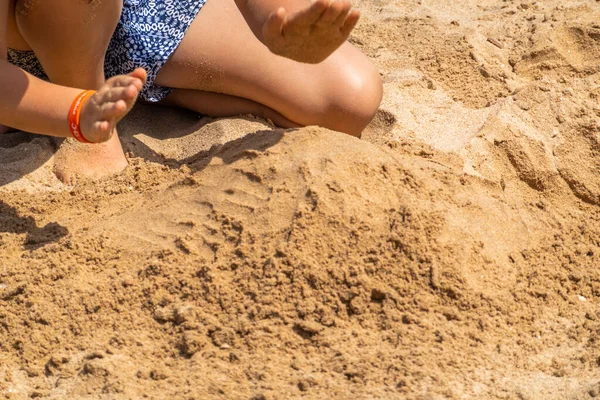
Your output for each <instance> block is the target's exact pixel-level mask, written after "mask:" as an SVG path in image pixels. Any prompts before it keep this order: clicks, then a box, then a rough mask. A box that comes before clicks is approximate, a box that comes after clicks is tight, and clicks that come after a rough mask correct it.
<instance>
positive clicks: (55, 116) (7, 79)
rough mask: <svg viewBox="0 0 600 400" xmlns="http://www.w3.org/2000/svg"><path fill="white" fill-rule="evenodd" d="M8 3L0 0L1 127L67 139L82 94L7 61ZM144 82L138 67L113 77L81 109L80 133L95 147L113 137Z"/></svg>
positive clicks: (141, 70) (79, 90)
mask: <svg viewBox="0 0 600 400" xmlns="http://www.w3.org/2000/svg"><path fill="white" fill-rule="evenodd" d="M7 20H8V0H0V124H3V125H6V126H10V127H12V128H16V129H20V130H23V131H27V132H32V133H41V134H43V135H52V136H58V137H71V129H70V127H69V117H68V116H69V110H70V108H71V104H73V101H74V100H75V99H76V98H77V96H78V95H79V94H80V93H81V92H82V90H81V89H75V88H70V87H65V86H59V85H54V84H52V83H49V82H46V81H43V80H41V79H38V78H36V77H34V76H32V75H30V74H28V73H26V72H25V71H23V70H22V69H20V68H18V67H15V66H14V65H11V64H9V63H8V62H7V61H6V53H7V42H8V41H7ZM145 80H146V72H145V71H144V70H143V69H139V68H138V69H136V70H135V71H133V72H132V73H131V74H129V75H124V76H117V77H113V78H111V79H110V80H108V81H107V82H106V84H104V85H103V87H102V88H101V89H100V90H99V91H98V93H96V94H95V95H94V96H93V97H91V98H90V100H89V101H87V102H86V103H85V104H84V105H83V107H82V111H81V130H82V132H83V134H84V135H85V138H86V139H87V140H89V141H92V142H94V143H100V142H104V141H106V140H108V139H110V137H111V136H112V132H113V127H114V125H115V124H116V123H117V122H118V121H119V120H120V119H121V118H122V117H123V116H124V115H125V114H126V113H127V112H128V111H129V110H130V109H131V107H132V106H133V103H134V102H135V99H136V98H137V96H138V94H139V92H140V90H141V89H142V86H143V84H144V82H145Z"/></svg>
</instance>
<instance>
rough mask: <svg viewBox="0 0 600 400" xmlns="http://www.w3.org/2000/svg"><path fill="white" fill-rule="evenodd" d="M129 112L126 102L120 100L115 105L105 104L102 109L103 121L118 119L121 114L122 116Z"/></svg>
mask: <svg viewBox="0 0 600 400" xmlns="http://www.w3.org/2000/svg"><path fill="white" fill-rule="evenodd" d="M125 110H127V103H125V100H119V101H116V102H114V103H107V104H104V105H103V106H102V107H101V109H100V116H101V119H108V120H110V119H113V118H115V117H118V116H119V114H122V113H123V112H125Z"/></svg>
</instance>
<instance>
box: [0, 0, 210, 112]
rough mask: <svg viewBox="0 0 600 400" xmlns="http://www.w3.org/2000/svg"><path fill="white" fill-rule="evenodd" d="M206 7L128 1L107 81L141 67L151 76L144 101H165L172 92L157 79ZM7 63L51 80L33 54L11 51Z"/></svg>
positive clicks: (174, 0) (178, 0) (184, 0)
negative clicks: (157, 83)
mask: <svg viewBox="0 0 600 400" xmlns="http://www.w3.org/2000/svg"><path fill="white" fill-rule="evenodd" d="M205 3H206V0H195V1H194V0H125V1H124V2H123V12H122V13H121V18H120V20H119V23H118V25H117V28H116V30H115V32H114V34H113V36H112V39H111V41H110V44H109V46H108V50H107V52H106V58H105V63H104V74H105V76H106V78H110V77H112V76H115V75H123V74H128V73H129V72H131V71H133V70H134V69H135V68H138V67H142V68H144V69H146V71H147V72H148V81H147V82H146V85H145V86H144V89H143V90H142V93H141V97H142V98H143V99H144V100H146V101H151V102H158V101H161V100H162V99H164V98H165V97H166V96H167V95H168V94H169V93H170V92H171V90H173V89H172V88H168V87H164V86H159V85H156V84H155V83H154V81H155V79H156V75H157V74H158V71H160V69H161V68H162V67H163V66H164V65H165V64H166V62H167V61H168V60H169V58H170V57H171V56H172V55H173V53H174V52H175V50H176V49H177V47H178V46H179V44H180V43H181V41H182V40H183V37H184V36H185V34H186V32H187V30H188V29H189V27H190V25H191V24H192V22H193V21H194V19H195V18H196V15H198V12H200V9H201V8H202V6H204V4H205ZM8 61H9V62H10V63H11V64H14V65H16V66H18V67H20V68H22V69H23V70H25V71H27V72H29V73H30V74H32V75H35V76H37V77H39V78H42V79H46V80H48V77H47V75H46V74H45V73H44V68H43V67H42V65H41V63H40V62H39V60H38V59H37V57H36V56H35V54H34V53H33V52H32V51H20V50H13V49H9V50H8Z"/></svg>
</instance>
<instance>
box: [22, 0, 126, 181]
mask: <svg viewBox="0 0 600 400" xmlns="http://www.w3.org/2000/svg"><path fill="white" fill-rule="evenodd" d="M121 7H122V1H121V0H104V1H101V2H88V1H70V0H53V1H43V2H40V1H34V0H19V1H18V3H17V9H16V17H17V24H18V27H19V30H20V32H21V34H22V35H23V37H24V39H25V40H26V41H27V43H28V44H29V45H30V46H31V48H32V49H33V50H34V51H35V53H36V55H37V56H38V58H39V60H40V62H41V63H42V65H43V67H44V70H45V71H46V73H47V74H48V76H49V77H50V79H51V80H52V82H54V83H57V84H60V85H65V86H71V87H78V88H84V89H98V88H100V87H101V85H102V84H103V83H104V56H105V54H106V50H107V48H108V43H109V41H110V38H111V36H112V34H113V32H114V29H115V27H116V24H117V22H118V19H119V17H120V12H121ZM126 166H127V160H126V159H125V156H124V154H123V150H122V148H121V144H120V142H119V139H118V137H117V135H113V136H112V137H111V139H110V140H109V141H107V142H106V143H103V144H98V145H93V146H90V145H83V144H80V143H76V142H74V141H71V140H67V141H65V142H63V143H62V145H61V147H60V149H59V150H58V152H57V154H56V161H55V171H56V174H57V176H58V177H59V178H60V179H62V180H63V181H65V182H69V181H71V179H72V177H73V176H74V175H83V176H88V177H93V178H99V177H102V176H107V175H110V174H113V173H116V172H120V171H121V170H123V169H124V168H125V167H126Z"/></svg>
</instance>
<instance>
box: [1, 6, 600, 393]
mask: <svg viewBox="0 0 600 400" xmlns="http://www.w3.org/2000/svg"><path fill="white" fill-rule="evenodd" d="M355 5H356V7H357V8H358V9H359V10H360V11H361V12H362V19H361V22H360V23H359V25H358V27H357V28H356V30H355V32H354V33H353V35H352V37H351V39H350V41H351V42H352V43H353V44H354V45H355V46H357V47H359V48H360V49H361V50H362V51H364V52H365V53H366V54H367V55H368V56H369V57H370V58H371V59H372V60H373V61H374V62H375V64H376V65H377V67H378V68H379V70H380V72H381V75H382V79H383V81H384V85H385V95H384V100H383V103H382V105H381V108H380V110H379V111H378V114H377V116H376V118H375V120H374V121H373V122H372V123H371V125H370V126H369V127H368V128H367V130H366V131H365V132H364V134H363V137H362V139H356V138H353V137H350V136H347V135H344V134H341V133H337V132H333V131H329V130H326V129H322V128H318V127H306V128H302V129H294V130H287V131H286V130H282V129H277V128H274V127H273V126H272V124H270V122H269V121H263V120H261V119H257V118H254V117H252V116H240V117H237V118H227V119H211V118H206V117H201V116H198V115H195V114H193V113H188V112H183V111H176V110H172V109H166V108H157V107H152V106H149V105H142V104H140V105H138V106H136V109H135V110H134V111H133V112H132V113H131V114H130V115H129V116H128V117H127V118H126V120H124V121H123V122H122V124H121V126H120V127H119V129H120V134H121V140H122V142H123V146H124V148H125V150H126V152H127V156H128V158H129V162H130V166H129V167H128V168H127V170H126V171H125V172H124V173H123V174H121V175H119V176H116V177H114V178H112V179H107V180H103V181H99V182H87V181H79V182H76V184H75V185H72V186H67V185H64V184H62V183H61V182H60V181H59V180H58V179H57V178H56V177H55V175H54V174H53V165H54V156H53V154H54V151H55V146H56V145H55V144H54V142H53V141H52V140H50V139H49V138H46V137H42V136H34V135H30V134H26V133H11V134H6V135H2V136H0V160H2V164H1V165H0V185H1V187H0V211H1V212H0V397H1V398H10V399H22V398H23V399H24V398H34V397H36V398H44V399H138V398H148V399H247V400H273V399H295V398H305V399H348V400H350V399H352V400H354V399H415V400H417V399H423V400H429V399H432V400H438V399H440V400H441V399H521V400H537V399H539V400H553V399H592V398H598V397H600V372H599V371H600V370H599V365H600V340H599V336H598V334H599V331H600V311H599V310H600V309H599V308H598V304H599V303H600V270H599V269H598V266H599V265H600V208H599V206H600V102H599V101H600V3H599V2H597V1H593V0H585V1H577V0H562V1H560V0H545V1H533V0H523V1H507V0H479V1H475V0H466V1H462V2H448V1H442V0H399V1H395V2H394V1H390V0H369V1H367V0H359V1H357V2H356V3H355Z"/></svg>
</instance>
